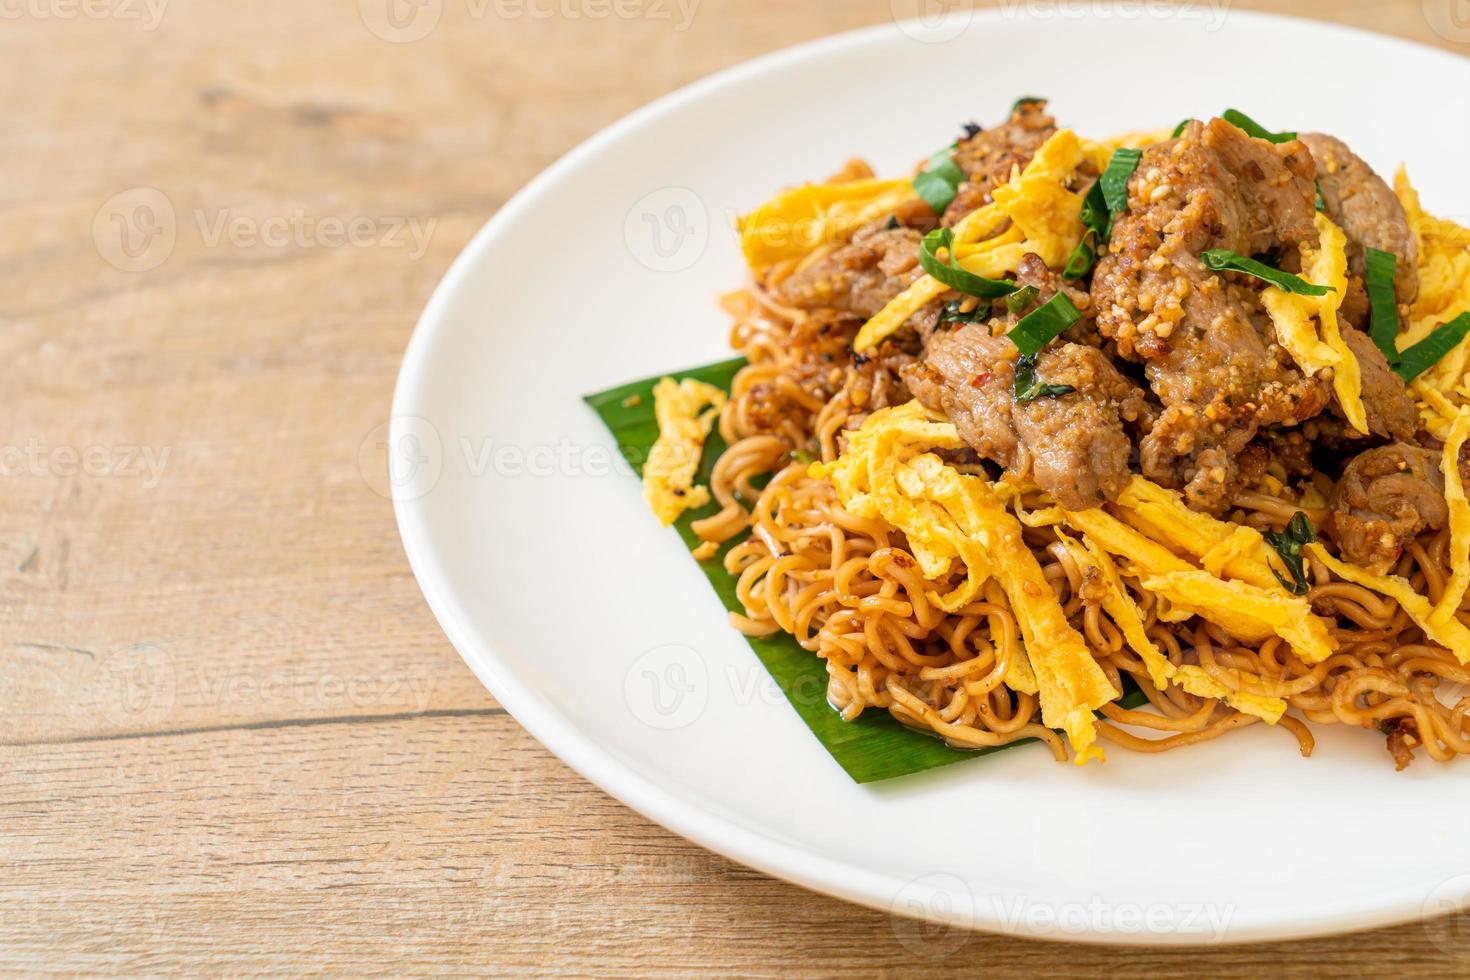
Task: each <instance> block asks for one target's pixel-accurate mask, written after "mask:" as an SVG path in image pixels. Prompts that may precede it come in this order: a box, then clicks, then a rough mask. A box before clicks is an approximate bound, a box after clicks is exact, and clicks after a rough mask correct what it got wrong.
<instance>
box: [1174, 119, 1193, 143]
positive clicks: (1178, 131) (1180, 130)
mask: <svg viewBox="0 0 1470 980" xmlns="http://www.w3.org/2000/svg"><path fill="white" fill-rule="evenodd" d="M1189 122H1190V121H1189V120H1188V119H1181V120H1179V125H1177V126H1175V127H1174V132H1172V133H1170V134H1169V138H1170V139H1176V140H1177V139H1178V138H1179V137H1181V136H1183V135H1184V130H1185V129H1187V128H1188V127H1189Z"/></svg>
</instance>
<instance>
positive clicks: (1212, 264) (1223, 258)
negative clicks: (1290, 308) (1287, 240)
mask: <svg viewBox="0 0 1470 980" xmlns="http://www.w3.org/2000/svg"><path fill="white" fill-rule="evenodd" d="M1199 257H1200V261H1202V262H1204V264H1205V268H1207V269H1210V270H1212V271H1214V272H1243V273H1245V274H1246V275H1248V276H1254V277H1255V278H1257V279H1260V280H1261V281H1262V282H1269V283H1270V284H1271V285H1273V286H1277V287H1279V288H1281V289H1284V290H1286V291H1287V292H1288V293H1296V294H1297V295H1298V296H1326V295H1327V294H1328V293H1330V292H1334V290H1333V288H1332V287H1331V286H1318V285H1316V284H1315V283H1310V282H1307V281H1306V280H1305V279H1303V278H1302V277H1301V276H1294V275H1292V274H1291V273H1290V272H1282V271H1281V270H1280V269H1273V268H1271V267H1270V266H1269V265H1267V264H1266V263H1264V262H1257V261H1256V260H1255V259H1248V258H1246V257H1245V256H1244V255H1240V254H1239V253H1236V252H1232V251H1230V249H1228V248H1212V249H1210V250H1208V251H1206V252H1201V253H1200V256H1199Z"/></svg>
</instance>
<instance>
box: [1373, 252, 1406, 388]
mask: <svg viewBox="0 0 1470 980" xmlns="http://www.w3.org/2000/svg"><path fill="white" fill-rule="evenodd" d="M1366 251H1367V267H1368V268H1367V274H1366V275H1365V277H1364V278H1366V279H1367V280H1368V303H1369V305H1370V306H1371V307H1372V310H1373V326H1372V327H1371V328H1370V330H1369V336H1371V337H1372V338H1373V343H1375V344H1377V345H1378V349H1379V350H1381V351H1383V356H1384V357H1386V358H1388V363H1390V364H1397V363H1398V360H1399V348H1398V343H1397V340H1398V336H1399V302H1398V297H1397V296H1396V295H1395V293H1394V290H1393V280H1394V274H1395V273H1396V272H1398V266H1399V258H1398V256H1397V255H1394V254H1393V253H1392V252H1384V251H1380V250H1379V249H1376V248H1369V249H1367V250H1366Z"/></svg>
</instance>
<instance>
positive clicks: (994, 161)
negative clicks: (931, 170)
mask: <svg viewBox="0 0 1470 980" xmlns="http://www.w3.org/2000/svg"><path fill="white" fill-rule="evenodd" d="M1056 131H1057V124H1056V120H1055V119H1053V118H1052V117H1051V116H1050V115H1048V114H1047V111H1046V102H1045V101H1042V100H1035V101H1022V102H1018V103H1017V104H1016V106H1015V108H1013V109H1012V110H1011V117H1010V118H1009V119H1007V120H1006V121H1005V122H1004V123H1002V124H1001V125H999V126H996V127H995V128H994V129H984V130H979V131H978V132H976V133H975V134H974V135H972V136H970V137H969V138H967V139H963V140H961V141H960V142H959V144H958V145H956V146H955V151H954V162H955V164H956V165H957V166H958V167H959V168H960V170H962V171H964V174H965V181H964V183H962V184H960V186H959V188H958V190H957V192H956V193H955V198H954V200H953V201H952V202H951V203H950V205H949V207H948V208H946V209H945V211H944V220H943V223H944V224H946V225H952V224H954V223H955V222H957V221H959V220H960V219H961V218H963V217H964V216H965V215H967V214H969V213H970V212H971V211H973V210H975V209H976V208H978V207H980V206H982V205H984V204H988V203H990V192H991V191H992V190H994V189H995V186H996V185H997V184H1004V183H1005V182H1006V181H1008V180H1010V179H1011V173H1012V172H1013V171H1015V170H1016V169H1024V168H1025V166H1026V164H1028V163H1030V162H1031V157H1032V156H1034V155H1035V153H1036V151H1037V150H1038V149H1040V148H1041V144H1043V143H1045V142H1046V141H1047V140H1048V139H1050V138H1051V137H1052V134H1054V133H1055V132H1056Z"/></svg>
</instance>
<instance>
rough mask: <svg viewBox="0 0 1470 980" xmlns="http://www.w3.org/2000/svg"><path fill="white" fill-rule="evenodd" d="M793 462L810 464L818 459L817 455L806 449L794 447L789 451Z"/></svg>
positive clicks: (804, 464)
mask: <svg viewBox="0 0 1470 980" xmlns="http://www.w3.org/2000/svg"><path fill="white" fill-rule="evenodd" d="M787 455H789V456H790V457H791V459H792V461H793V462H797V463H801V464H802V465H803V466H807V465H810V464H811V463H813V462H815V461H816V457H815V456H813V455H812V454H811V453H809V452H807V451H806V450H805V449H793V450H791V452H790V453H788V454H787Z"/></svg>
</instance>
